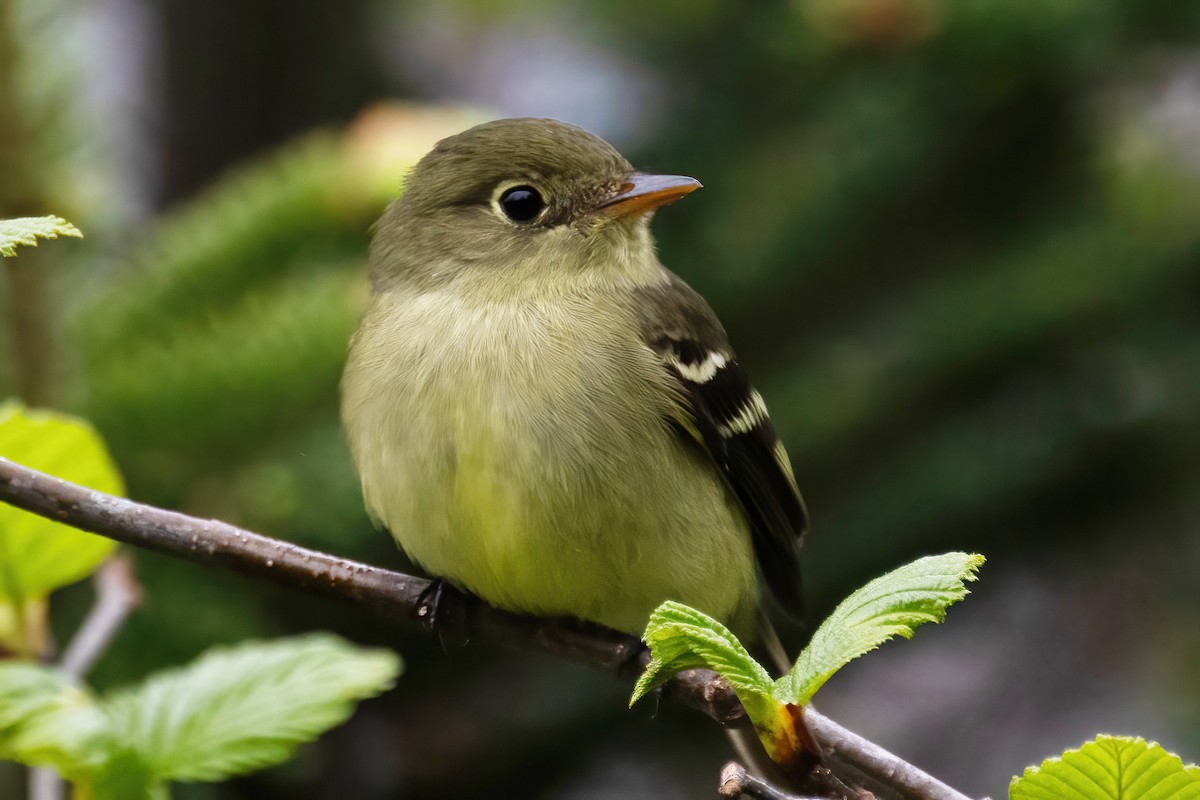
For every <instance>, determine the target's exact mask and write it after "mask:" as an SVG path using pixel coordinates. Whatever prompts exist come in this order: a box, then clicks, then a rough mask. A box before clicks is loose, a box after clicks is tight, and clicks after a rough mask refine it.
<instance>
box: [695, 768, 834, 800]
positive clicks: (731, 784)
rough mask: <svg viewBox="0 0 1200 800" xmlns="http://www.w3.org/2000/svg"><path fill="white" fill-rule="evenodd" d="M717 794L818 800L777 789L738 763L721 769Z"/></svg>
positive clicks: (757, 799) (759, 799)
mask: <svg viewBox="0 0 1200 800" xmlns="http://www.w3.org/2000/svg"><path fill="white" fill-rule="evenodd" d="M717 794H719V795H721V797H734V798H737V797H741V796H743V795H745V796H746V797H750V798H753V800H818V799H817V798H805V797H801V796H800V795H798V794H789V793H787V792H784V791H781V790H779V789H776V788H775V787H774V786H772V785H771V784H769V783H767V782H766V781H764V780H763V779H762V778H760V777H758V776H757V775H751V774H750V772H749V771H748V770H747V769H746V768H745V767H743V766H742V765H741V764H739V763H737V762H736V761H730V762H729V763H728V764H726V765H725V766H724V767H722V768H721V783H720V785H719V786H718V787H717Z"/></svg>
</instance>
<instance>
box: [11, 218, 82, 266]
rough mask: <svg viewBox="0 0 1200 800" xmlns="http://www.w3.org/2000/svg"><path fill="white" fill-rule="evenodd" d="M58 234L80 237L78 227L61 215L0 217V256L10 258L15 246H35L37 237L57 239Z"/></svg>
mask: <svg viewBox="0 0 1200 800" xmlns="http://www.w3.org/2000/svg"><path fill="white" fill-rule="evenodd" d="M59 236H74V237H75V238H77V239H82V238H83V234H82V233H80V231H79V228H76V227H75V226H74V225H72V224H71V223H69V222H67V221H66V220H65V219H63V218H62V217H18V218H16V219H0V256H4V257H6V258H11V257H12V256H15V255H16V254H17V247H18V246H20V245H25V246H26V247H37V242H38V239H57V238H58V237H59Z"/></svg>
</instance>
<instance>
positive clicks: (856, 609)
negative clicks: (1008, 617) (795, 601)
mask: <svg viewBox="0 0 1200 800" xmlns="http://www.w3.org/2000/svg"><path fill="white" fill-rule="evenodd" d="M983 561H984V558H983V556H981V555H978V554H967V553H946V554H945V555H940V556H928V557H926V558H920V559H917V560H916V561H913V562H912V563H911V564H906V565H905V566H903V567H900V568H899V569H896V570H893V571H892V572H889V573H888V574H886V575H883V576H880V577H878V578H876V579H875V580H873V581H871V582H870V583H868V584H867V585H866V586H863V587H862V588H861V589H859V590H858V591H856V592H854V594H852V595H850V596H849V597H847V598H846V599H845V600H843V601H842V602H841V604H839V605H838V607H837V608H836V609H834V611H833V613H832V614H831V615H829V617H828V618H826V620H825V621H824V622H822V623H821V627H819V628H818V629H817V632H816V633H815V634H813V638H812V641H811V642H809V644H808V647H806V648H804V651H803V652H802V653H801V654H800V658H799V659H798V660H797V661H796V664H795V666H793V667H792V669H791V671H790V672H789V673H788V674H787V675H785V676H784V677H782V678H780V679H779V681H778V682H777V684H776V687H775V698H776V699H777V700H778V701H780V702H784V703H795V704H796V705H805V704H806V703H808V701H809V700H810V699H811V698H812V696H813V694H814V693H815V692H816V691H817V689H819V688H821V686H822V685H823V684H824V683H825V681H827V680H829V678H830V677H831V676H832V675H833V674H834V673H835V672H837V671H838V670H839V669H841V668H842V667H843V666H845V665H846V664H847V663H849V662H850V661H852V660H854V659H855V658H858V657H859V656H861V655H862V654H863V653H867V652H869V651H871V650H874V649H875V648H876V647H879V645H881V644H883V643H884V642H886V641H887V640H888V639H891V638H892V637H893V636H897V635H899V636H903V637H905V638H906V639H907V638H911V637H912V635H913V632H914V631H915V630H916V628H917V627H918V626H920V625H923V624H924V623H926V622H941V621H942V620H943V619H945V617H946V607H947V606H949V605H950V604H952V603H956V602H958V601H959V600H961V599H963V598H964V597H966V595H967V594H968V592H967V588H966V585H965V583H966V582H967V581H973V580H975V573H976V571H977V570H978V569H979V567H980V566H982V565H983Z"/></svg>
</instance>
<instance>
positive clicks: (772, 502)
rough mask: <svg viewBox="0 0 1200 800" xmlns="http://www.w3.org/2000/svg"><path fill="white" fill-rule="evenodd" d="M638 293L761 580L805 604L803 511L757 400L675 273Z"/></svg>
mask: <svg viewBox="0 0 1200 800" xmlns="http://www.w3.org/2000/svg"><path fill="white" fill-rule="evenodd" d="M643 292H653V293H654V295H655V296H654V297H643V298H642V300H643V301H646V302H648V303H649V305H648V306H647V307H646V308H645V309H644V310H643V311H642V317H643V319H642V324H643V333H644V334H645V335H646V337H647V338H646V343H647V344H648V345H649V346H650V347H651V349H653V350H654V351H655V352H656V353H658V354H659V356H660V358H661V359H662V361H663V365H664V367H665V368H666V369H667V370H668V372H669V374H670V375H671V376H672V378H673V379H674V381H675V383H676V385H677V387H678V389H679V393H680V396H681V398H682V399H683V400H684V401H685V403H686V408H685V409H684V410H685V411H686V413H687V417H688V422H690V423H691V428H692V429H693V430H692V431H690V432H691V433H692V434H693V436H695V437H697V438H698V439H699V441H700V442H701V444H703V446H704V448H705V450H706V451H707V452H708V454H709V456H710V457H711V458H712V460H713V463H714V464H715V465H716V467H717V469H718V470H719V471H720V473H721V475H722V476H723V477H724V479H725V481H726V482H727V483H728V485H729V487H730V488H731V489H732V490H733V492H734V494H735V495H736V496H737V498H738V500H739V501H740V503H741V506H742V508H743V509H744V510H745V512H746V517H747V519H748V520H749V522H750V529H751V532H752V534H751V537H752V543H753V546H754V552H755V556H756V558H757V559H758V563H759V567H760V569H761V570H762V573H763V577H764V578H765V579H766V583H767V586H768V587H769V588H770V590H771V592H772V593H773V594H774V595H775V597H776V598H777V599H778V600H779V602H780V604H781V605H782V606H783V607H784V608H785V609H787V610H788V611H790V612H792V613H795V614H799V613H801V609H802V608H803V602H802V596H801V595H802V591H801V582H800V542H801V538H802V536H803V534H804V531H805V530H806V529H807V527H808V512H807V509H806V508H805V506H804V501H803V500H802V499H801V497H800V492H799V491H798V489H797V488H796V483H795V480H794V478H793V477H792V471H791V466H790V464H789V463H788V460H787V454H786V453H785V452H784V449H783V447H782V445H781V444H780V442H779V438H778V436H777V435H776V433H775V428H774V426H773V425H772V424H771V420H770V418H769V417H768V416H767V413H766V407H765V406H764V405H763V402H762V398H761V397H760V396H759V394H758V393H757V392H756V391H755V390H754V387H753V386H752V385H751V384H750V379H749V377H748V376H747V375H746V372H745V370H743V369H742V367H741V365H740V364H739V363H738V362H737V359H736V358H735V357H734V355H733V351H732V349H731V348H730V347H729V344H728V339H727V337H726V336H725V332H724V330H723V329H722V328H721V326H720V323H719V322H717V319H716V316H715V315H714V314H713V312H712V310H711V309H709V307H708V304H707V303H705V302H704V300H703V299H702V298H701V297H700V296H699V295H698V294H696V293H695V292H694V291H692V290H691V288H690V287H688V286H687V285H686V284H684V283H683V282H682V281H680V280H679V279H678V278H675V277H674V276H672V281H671V282H670V283H669V284H667V285H666V286H663V287H660V288H658V289H653V290H643Z"/></svg>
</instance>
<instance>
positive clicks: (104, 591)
mask: <svg viewBox="0 0 1200 800" xmlns="http://www.w3.org/2000/svg"><path fill="white" fill-rule="evenodd" d="M92 582H93V583H94V584H95V586H96V602H95V603H94V604H93V605H92V610H91V611H89V612H88V615H87V617H86V618H85V619H84V620H83V624H82V625H80V626H79V630H77V631H76V632H75V635H74V636H73V637H72V638H71V642H70V644H68V645H67V647H66V649H64V650H63V654H62V658H61V659H59V666H60V667H61V668H62V670H63V672H65V673H67V674H68V675H70V676H71V677H73V678H83V677H84V676H86V675H87V674H88V673H89V672H91V670H92V667H93V666H95V665H96V662H97V661H98V660H99V659H100V656H102V655H104V651H105V650H107V649H108V646H109V644H111V643H112V640H113V638H114V637H115V636H116V635H117V633H118V632H119V631H120V630H121V626H122V625H124V624H125V619H126V618H127V617H128V616H129V614H130V613H131V612H132V611H133V610H134V609H135V608H137V607H138V605H139V604H140V603H141V602H142V587H141V586H140V585H139V584H138V582H137V579H136V578H135V577H134V575H133V562H132V561H130V559H129V557H128V556H126V555H124V554H121V553H118V554H117V555H115V556H113V557H112V558H110V559H108V560H107V561H105V562H104V563H103V564H101V565H100V569H98V570H96V574H95V576H94V577H93V580H92Z"/></svg>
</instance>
